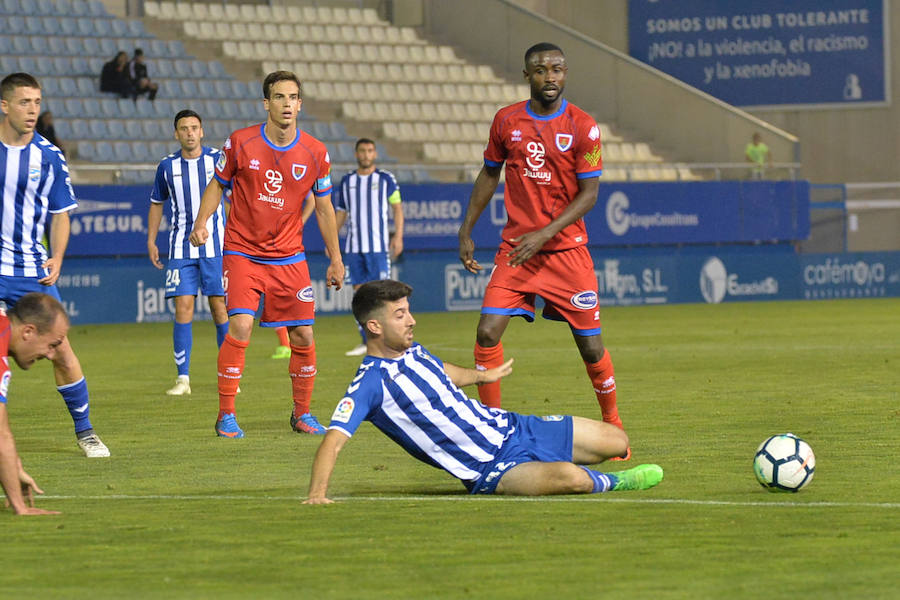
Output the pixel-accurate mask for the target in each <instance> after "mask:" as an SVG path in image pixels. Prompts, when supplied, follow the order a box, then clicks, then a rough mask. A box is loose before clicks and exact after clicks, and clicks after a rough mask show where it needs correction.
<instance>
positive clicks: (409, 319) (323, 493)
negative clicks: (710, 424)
mask: <svg viewBox="0 0 900 600" xmlns="http://www.w3.org/2000/svg"><path fill="white" fill-rule="evenodd" d="M411 293H412V288H410V287H409V286H408V285H406V284H405V283H402V282H399V281H393V280H390V279H387V280H382V281H372V282H369V283H366V284H364V285H362V286H361V287H360V288H359V289H358V290H357V291H356V293H355V294H354V296H353V316H354V317H356V320H357V322H359V323H360V325H362V326H363V327H365V328H366V333H367V338H366V347H367V351H368V354H367V356H366V357H365V358H364V359H363V362H362V364H361V365H360V367H359V371H358V372H357V374H356V377H355V378H354V379H353V381H352V382H351V383H350V386H349V387H348V388H347V391H346V392H345V394H344V397H343V398H342V399H341V401H340V402H338V405H337V407H336V408H335V410H334V414H333V415H332V417H331V423H330V424H329V426H328V431H327V433H326V434H325V438H324V439H323V440H322V443H321V445H320V446H319V449H318V451H317V452H316V458H315V460H314V461H313V467H312V477H311V478H310V483H309V498H308V499H307V500H306V501H305V504H328V503H331V500H330V499H328V497H327V492H328V483H329V480H330V479H331V474H332V472H333V470H334V465H335V463H336V461H337V456H338V454H339V452H340V451H341V449H342V448H343V447H344V444H346V442H347V441H348V440H349V439H350V438H351V437H352V436H353V435H354V433H356V430H357V428H358V427H359V425H360V424H361V423H362V422H363V421H370V422H371V423H372V424H373V425H375V427H377V428H378V429H380V430H381V431H382V432H383V433H384V434H386V435H387V436H388V437H389V438H391V439H392V440H393V441H394V442H396V443H397V444H399V445H400V446H401V447H402V448H403V449H404V450H406V451H407V452H408V453H409V454H411V455H412V456H413V457H415V458H417V459H419V460H421V461H423V462H425V463H426V464H429V465H431V466H433V467H437V468H439V469H443V470H445V471H447V472H448V473H450V474H451V475H453V476H454V477H456V478H457V479H459V480H461V481H462V483H463V485H465V487H466V489H468V490H469V493H471V494H508V495H523V496H540V495H547V494H587V493H599V492H608V491H620V490H643V489H647V488H650V487H653V486H655V485H657V484H658V483H659V482H660V481H662V478H663V470H662V468H661V467H659V466H658V465H652V464H646V465H640V466H637V467H634V468H632V469H628V470H626V471H619V472H615V473H606V472H600V471H595V470H593V469H589V468H587V467H586V466H583V465H593V464H596V463H600V462H603V461H605V460H608V459H610V458H613V457H616V456H621V455H622V454H623V453H624V452H625V449H626V448H627V447H628V436H627V435H626V434H625V432H624V431H623V430H622V429H620V428H618V427H616V426H615V425H611V424H609V423H604V422H602V421H595V420H593V419H586V418H583V417H570V416H552V417H534V416H525V415H520V414H517V413H512V412H507V411H505V410H502V409H499V408H488V407H487V406H485V405H483V404H481V403H480V402H479V401H477V400H474V399H472V398H470V397H469V396H468V395H467V394H466V393H465V392H464V391H463V390H462V389H460V388H461V387H463V386H466V385H472V384H482V383H491V382H494V381H497V380H499V379H500V378H502V377H505V376H506V375H508V374H509V373H511V372H512V362H513V361H512V360H508V361H506V362H505V363H503V364H502V365H501V366H499V367H494V368H492V369H487V370H482V371H479V370H476V369H467V368H464V367H458V366H456V365H453V364H450V363H445V362H442V361H441V360H440V359H439V358H437V357H436V356H434V355H433V354H431V353H430V352H428V350H426V349H425V348H424V347H422V346H421V345H419V344H417V343H415V342H414V341H413V332H414V329H415V325H416V321H415V319H414V318H413V316H412V313H411V312H410V310H409V300H408V297H409V295H410V294H411Z"/></svg>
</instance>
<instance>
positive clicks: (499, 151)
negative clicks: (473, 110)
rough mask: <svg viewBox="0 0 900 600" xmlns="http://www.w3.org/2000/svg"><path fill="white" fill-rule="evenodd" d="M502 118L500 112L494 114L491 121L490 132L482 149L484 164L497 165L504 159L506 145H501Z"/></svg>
mask: <svg viewBox="0 0 900 600" xmlns="http://www.w3.org/2000/svg"><path fill="white" fill-rule="evenodd" d="M503 121H504V120H503V119H501V118H500V113H499V112H498V113H497V114H495V115H494V122H493V123H491V134H490V138H488V145H487V148H485V149H484V164H486V165H488V166H491V167H499V166H500V165H502V164H503V163H504V162H505V161H506V147H505V146H504V145H503V132H502V129H503V126H502V125H503Z"/></svg>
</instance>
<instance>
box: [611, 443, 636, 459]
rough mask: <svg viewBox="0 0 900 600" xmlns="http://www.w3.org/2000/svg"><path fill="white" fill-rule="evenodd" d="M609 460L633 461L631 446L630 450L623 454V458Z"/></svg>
mask: <svg viewBox="0 0 900 600" xmlns="http://www.w3.org/2000/svg"><path fill="white" fill-rule="evenodd" d="M609 460H623V461H624V460H631V446H628V448H627V449H626V450H625V454H623V455H622V456H613V457H612V458H610V459H609Z"/></svg>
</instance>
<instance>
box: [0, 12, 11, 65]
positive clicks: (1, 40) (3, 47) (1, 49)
mask: <svg viewBox="0 0 900 600" xmlns="http://www.w3.org/2000/svg"><path fill="white" fill-rule="evenodd" d="M0 27H6V23H5V22H4V21H3V17H0ZM10 52H12V41H11V40H10V38H8V37H6V36H5V35H0V57H6V56H7V55H9V54H10ZM7 72H9V71H7Z"/></svg>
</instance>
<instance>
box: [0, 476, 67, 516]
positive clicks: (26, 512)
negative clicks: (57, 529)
mask: <svg viewBox="0 0 900 600" xmlns="http://www.w3.org/2000/svg"><path fill="white" fill-rule="evenodd" d="M19 484H20V485H21V486H22V499H23V500H24V501H25V504H24V505H23V506H21V507H18V508H16V507H13V510H15V512H16V514H17V515H23V516H34V515H58V514H60V512H59V511H56V510H44V509H43V508H35V506H34V494H35V493H38V494H43V493H44V490H42V489H41V488H39V487H38V484H37V483H36V482H35V481H34V478H32V477H31V475H29V474H28V473H26V472H25V471H24V470H23V469H22V468H21V466H20V467H19ZM3 505H4V506H5V507H6V508H9V506H10V504H9V498H7V499H6V500H5V501H4V503H3Z"/></svg>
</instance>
